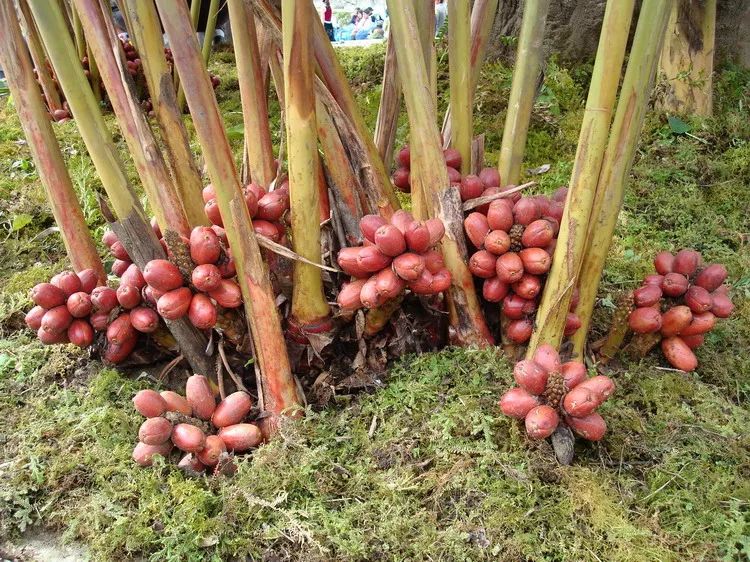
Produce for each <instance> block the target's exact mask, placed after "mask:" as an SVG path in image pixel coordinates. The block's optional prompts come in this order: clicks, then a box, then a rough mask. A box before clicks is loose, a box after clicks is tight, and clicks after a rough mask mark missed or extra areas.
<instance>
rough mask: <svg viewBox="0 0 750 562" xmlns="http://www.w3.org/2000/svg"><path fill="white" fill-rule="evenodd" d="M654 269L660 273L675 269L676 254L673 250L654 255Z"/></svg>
mask: <svg viewBox="0 0 750 562" xmlns="http://www.w3.org/2000/svg"><path fill="white" fill-rule="evenodd" d="M654 269H656V272H657V273H658V274H660V275H666V274H667V273H672V271H674V256H673V255H672V253H671V252H659V253H658V254H656V257H654Z"/></svg>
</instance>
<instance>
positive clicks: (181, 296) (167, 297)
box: [156, 287, 193, 320]
mask: <svg viewBox="0 0 750 562" xmlns="http://www.w3.org/2000/svg"><path fill="white" fill-rule="evenodd" d="M192 298H193V292H192V291H191V290H190V289H188V288H187V287H180V288H179V289H174V290H172V291H167V292H166V293H164V294H163V295H162V296H160V297H159V300H158V301H156V310H157V311H158V312H159V315H160V316H162V317H163V318H166V319H167V320H177V319H178V318H182V317H183V316H185V315H186V314H187V311H188V308H190V301H191V300H192Z"/></svg>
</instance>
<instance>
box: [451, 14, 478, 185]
mask: <svg viewBox="0 0 750 562" xmlns="http://www.w3.org/2000/svg"><path fill="white" fill-rule="evenodd" d="M470 19H471V6H470V2H469V0H453V1H452V2H449V3H448V21H450V25H449V27H448V57H449V58H448V63H449V69H450V96H451V97H450V108H451V109H450V110H451V120H452V123H453V124H452V127H451V129H452V131H453V139H452V141H451V144H452V145H453V147H454V148H455V149H456V150H458V151H459V152H460V153H461V170H460V171H461V174H462V175H466V174H469V173H470V171H471V141H472V138H473V136H474V126H473V123H472V108H471V98H472V95H471V64H470V51H469V49H470V46H471V33H470V27H471V22H470Z"/></svg>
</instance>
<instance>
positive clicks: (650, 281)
mask: <svg viewBox="0 0 750 562" xmlns="http://www.w3.org/2000/svg"><path fill="white" fill-rule="evenodd" d="M663 281H664V276H663V275H659V274H658V273H652V274H651V275H646V277H644V278H643V284H644V285H656V286H657V287H659V289H661V284H662V282H663Z"/></svg>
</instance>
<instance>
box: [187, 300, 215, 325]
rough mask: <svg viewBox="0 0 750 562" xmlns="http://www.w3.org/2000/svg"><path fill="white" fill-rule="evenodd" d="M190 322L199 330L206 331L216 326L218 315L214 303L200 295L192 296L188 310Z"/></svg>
mask: <svg viewBox="0 0 750 562" xmlns="http://www.w3.org/2000/svg"><path fill="white" fill-rule="evenodd" d="M188 318H189V319H190V322H191V323H192V324H193V326H195V327H196V328H198V329H199V330H207V329H209V328H213V327H214V326H215V325H216V319H217V318H218V314H217V312H216V307H215V306H214V303H212V302H211V299H209V298H208V297H207V296H206V295H203V294H201V293H198V294H195V295H193V298H192V300H191V301H190V308H189V309H188Z"/></svg>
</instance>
